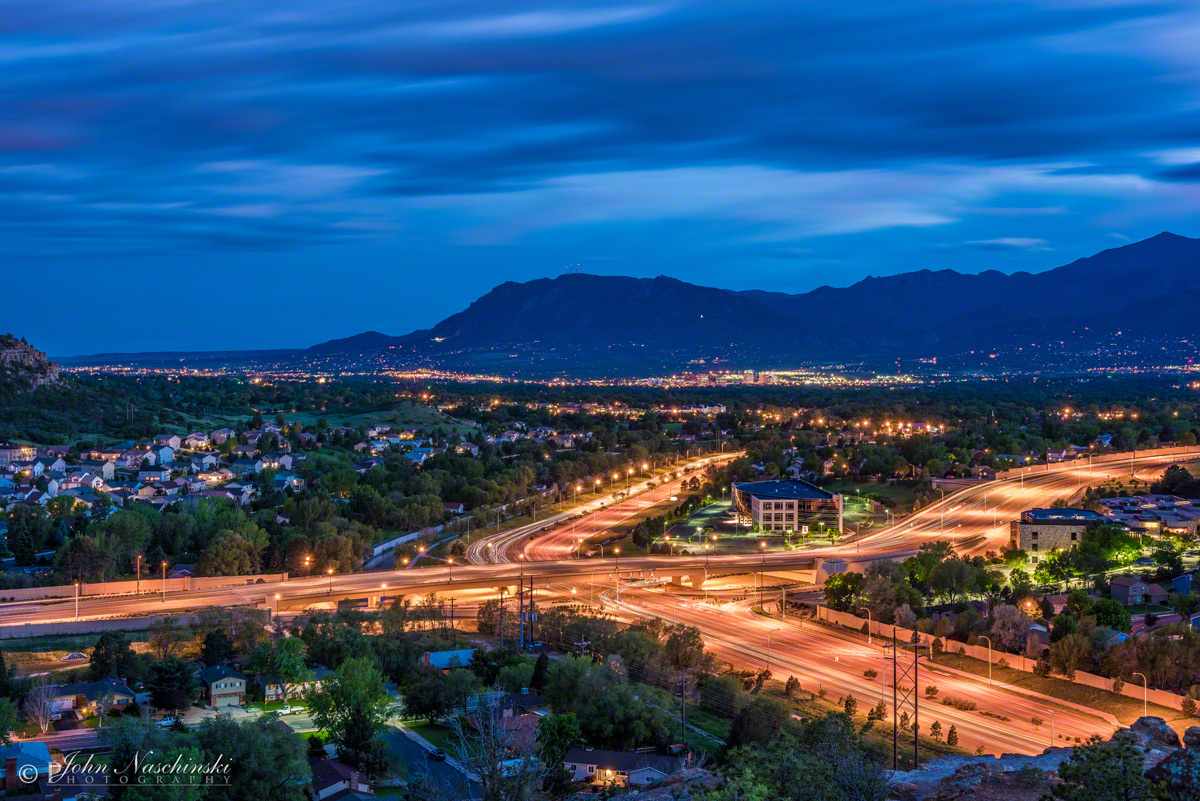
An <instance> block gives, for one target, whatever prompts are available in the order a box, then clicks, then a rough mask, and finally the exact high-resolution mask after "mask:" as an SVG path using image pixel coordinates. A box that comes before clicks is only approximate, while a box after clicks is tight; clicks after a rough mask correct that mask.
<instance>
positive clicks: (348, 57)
mask: <svg viewBox="0 0 1200 801" xmlns="http://www.w3.org/2000/svg"><path fill="white" fill-rule="evenodd" d="M1198 40H1200V9H1198V8H1197V7H1196V6H1195V4H1194V3H1193V4H1188V3H1169V2H1163V3H1153V2H1151V3H1147V2H1120V0H1097V1H1096V2H1088V0H1058V1H1057V2H1037V1H1035V0H1029V1H1028V2H977V1H975V0H945V2H931V1H930V0H906V1H905V2H901V3H897V2H894V1H893V0H888V1H887V2H876V0H856V1H855V2H847V3H829V2H811V3H810V2H797V1H796V0H793V1H792V2H781V3H774V2H767V1H766V0H763V1H761V2H759V1H756V2H745V0H741V1H740V2H654V1H653V0H647V1H646V2H640V0H628V1H626V0H610V1H609V2H603V3H599V2H597V3H585V2H553V0H547V2H539V3H526V2H501V1H500V0H492V2H469V1H468V0H438V1H437V2H404V0H359V1H358V2H347V0H337V2H324V1H323V0H286V2H274V1H273V0H255V1H254V2H242V1H239V2H222V1H221V0H210V1H208V2H191V1H190V0H173V1H172V2H165V1H164V0H77V1H75V0H0V96H2V97H3V98H4V102H3V103H2V104H0V245H2V247H3V251H2V252H3V254H4V255H3V259H2V260H0V265H2V266H0V275H2V279H0V280H2V284H0V286H3V288H4V291H3V294H5V295H6V296H7V302H5V303H4V309H5V314H4V318H3V319H0V330H9V331H12V332H13V333H17V334H22V335H25V336H27V337H28V338H29V339H30V341H31V342H32V343H33V344H35V345H36V346H39V347H42V348H44V349H46V350H48V351H49V352H50V353H52V354H63V355H65V354H73V353H81V352H98V351H109V350H173V349H213V348H257V347H289V346H304V345H308V344H312V343H315V342H319V341H322V340H325V339H329V338H331V337H335V336H344V335H348V334H353V333H357V332H359V331H363V330H369V329H375V330H381V331H385V332H388V333H396V334H400V333H406V332H408V331H410V330H412V329H414V328H419V327H424V326H428V325H431V324H433V323H435V322H436V321H437V320H439V319H441V318H442V317H444V316H446V315H448V314H451V313H453V312H455V311H458V310H459V309H461V308H463V307H465V306H466V305H467V304H468V303H469V302H470V301H471V300H473V299H474V298H475V297H477V296H479V295H480V294H483V293H484V292H486V291H487V290H488V289H490V288H491V287H492V286H494V285H496V284H498V283H501V282H503V281H506V280H515V281H523V280H529V279H532V278H537V277H543V276H553V275H557V274H559V273H561V272H562V271H563V270H564V268H566V266H567V265H572V264H578V265H580V266H581V268H582V269H583V270H584V271H588V272H596V273H610V274H624V275H638V276H653V275H658V274H666V275H671V276H675V277H677V278H680V279H683V280H688V281H693V282H696V283H701V284H707V285H712V286H722V287H729V288H733V289H744V288H766V289H778V290H782V291H789V292H802V291H806V290H808V289H812V288H814V287H817V286H820V285H822V284H832V285H847V284H850V283H853V282H854V281H857V280H859V279H861V278H863V277H865V276H867V275H882V274H890V273H896V272H903V271H907V270H914V269H922V268H930V269H944V268H952V269H957V270H960V271H965V272H978V271H980V270H985V269H999V270H1003V271H1006V272H1012V271H1016V270H1040V269H1046V268H1048V267H1052V266H1056V265H1058V264H1062V263H1065V262H1068V261H1071V260H1073V259H1074V258H1077V257H1079V256H1082V255H1089V254H1091V253H1094V252H1096V251H1099V250H1102V249H1104V248H1107V247H1112V246H1115V245H1120V244H1122V243H1125V242H1128V241H1131V240H1135V239H1140V238H1144V237H1146V236H1150V235H1153V234H1155V233H1158V232H1159V231H1162V230H1172V231H1175V232H1176V233H1181V234H1184V235H1200V225H1197V222H1198V216H1200V192H1198V191H1197V190H1198V184H1197V181H1200V81H1198V80H1197V78H1198V77H1200V76H1198V73H1200V48H1197V47H1196V46H1195V43H1196V41H1198Z"/></svg>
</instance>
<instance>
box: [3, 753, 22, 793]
mask: <svg viewBox="0 0 1200 801" xmlns="http://www.w3.org/2000/svg"><path fill="white" fill-rule="evenodd" d="M17 782H18V779H17V758H16V757H15V756H11V757H9V758H8V759H6V760H4V783H3V785H0V789H4V790H12V789H14V788H15V787H17Z"/></svg>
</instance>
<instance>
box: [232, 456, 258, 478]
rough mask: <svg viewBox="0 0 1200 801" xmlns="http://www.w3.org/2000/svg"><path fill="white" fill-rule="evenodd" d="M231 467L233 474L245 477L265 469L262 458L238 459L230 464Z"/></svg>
mask: <svg viewBox="0 0 1200 801" xmlns="http://www.w3.org/2000/svg"><path fill="white" fill-rule="evenodd" d="M229 469H230V470H232V471H233V474H234V475H235V476H237V477H238V478H243V477H245V476H252V475H255V474H257V473H261V472H262V470H263V463H262V459H237V460H235V461H234V463H233V464H232V465H230V466H229Z"/></svg>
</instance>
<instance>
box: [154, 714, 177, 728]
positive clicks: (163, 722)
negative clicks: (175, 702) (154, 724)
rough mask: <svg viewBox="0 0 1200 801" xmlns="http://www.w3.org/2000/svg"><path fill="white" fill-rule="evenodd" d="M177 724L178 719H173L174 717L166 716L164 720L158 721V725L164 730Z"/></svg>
mask: <svg viewBox="0 0 1200 801" xmlns="http://www.w3.org/2000/svg"><path fill="white" fill-rule="evenodd" d="M178 722H179V718H177V717H175V716H174V715H167V716H166V717H165V718H163V719H162V720H160V721H158V725H159V726H162V727H163V728H164V729H168V728H170V727H171V726H174V725H175V724H176V723H178Z"/></svg>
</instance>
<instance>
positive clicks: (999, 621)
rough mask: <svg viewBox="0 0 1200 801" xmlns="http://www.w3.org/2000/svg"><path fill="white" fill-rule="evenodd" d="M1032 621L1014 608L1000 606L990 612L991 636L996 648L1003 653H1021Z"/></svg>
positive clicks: (1031, 626)
mask: <svg viewBox="0 0 1200 801" xmlns="http://www.w3.org/2000/svg"><path fill="white" fill-rule="evenodd" d="M1031 628H1033V621H1032V620H1030V619H1029V617H1028V616H1027V615H1026V614H1025V613H1024V612H1022V611H1021V610H1020V609H1018V608H1017V607H1015V606H1007V605H1006V606H1000V607H997V608H996V609H994V610H992V636H993V637H994V638H995V640H996V647H997V648H1001V649H1003V650H1005V651H1013V652H1017V651H1021V650H1022V649H1024V648H1025V639H1026V637H1028V636H1029V630H1030V629H1031Z"/></svg>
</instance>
